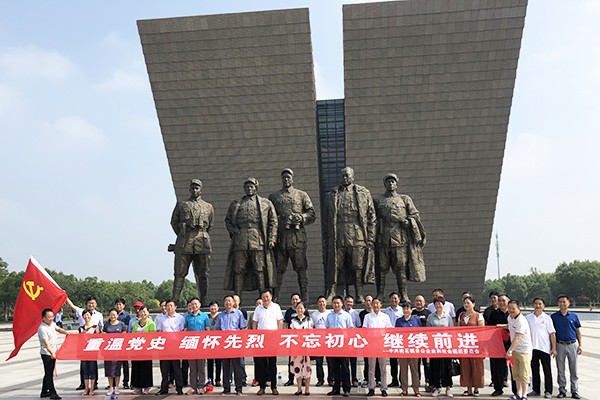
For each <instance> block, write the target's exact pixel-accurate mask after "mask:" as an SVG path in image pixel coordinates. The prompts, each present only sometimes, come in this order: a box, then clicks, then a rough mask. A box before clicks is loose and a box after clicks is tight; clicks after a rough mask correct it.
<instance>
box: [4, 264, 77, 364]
mask: <svg viewBox="0 0 600 400" xmlns="http://www.w3.org/2000/svg"><path fill="white" fill-rule="evenodd" d="M66 300H67V294H66V293H65V291H64V290H62V289H61V288H60V286H58V284H57V283H56V282H55V281H54V279H52V277H51V276H50V275H48V273H47V272H46V270H45V269H44V268H43V267H42V266H41V265H40V264H39V263H38V262H37V261H36V260H35V258H33V257H31V258H30V259H29V263H28V264H27V269H26V270H25V275H24V276H23V283H22V284H21V289H20V290H19V296H18V297H17V302H16V303H15V313H14V321H13V337H14V342H15V349H14V350H13V351H12V352H11V353H10V355H9V356H8V358H7V360H10V359H11V358H13V357H14V356H16V355H17V353H18V352H19V350H20V349H21V346H23V343H25V342H26V341H28V340H29V338H30V337H32V336H33V335H34V334H35V333H36V332H37V330H38V327H39V326H40V324H41V323H42V311H43V310H44V309H45V308H51V309H52V312H57V311H58V309H59V308H60V307H62V306H63V304H65V301H66Z"/></svg>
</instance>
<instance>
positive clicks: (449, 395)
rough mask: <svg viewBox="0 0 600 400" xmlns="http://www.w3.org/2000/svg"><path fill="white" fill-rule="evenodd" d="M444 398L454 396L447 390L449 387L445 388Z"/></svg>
mask: <svg viewBox="0 0 600 400" xmlns="http://www.w3.org/2000/svg"><path fill="white" fill-rule="evenodd" d="M446 396H448V397H454V395H453V394H452V392H451V391H450V388H449V387H447V388H446Z"/></svg>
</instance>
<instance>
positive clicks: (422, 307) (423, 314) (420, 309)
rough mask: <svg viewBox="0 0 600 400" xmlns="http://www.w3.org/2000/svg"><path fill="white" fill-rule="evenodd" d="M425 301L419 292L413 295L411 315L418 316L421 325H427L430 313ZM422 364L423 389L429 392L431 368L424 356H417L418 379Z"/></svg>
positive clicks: (430, 389)
mask: <svg viewBox="0 0 600 400" xmlns="http://www.w3.org/2000/svg"><path fill="white" fill-rule="evenodd" d="M426 305H427V303H426V302H425V297H424V296H423V295H421V294H418V295H416V296H415V308H413V310H412V315H416V316H417V317H419V321H421V326H427V317H428V316H429V314H431V311H429V310H428V309H427V308H426ZM420 364H423V371H424V374H425V391H426V392H428V393H429V392H431V391H432V388H431V385H430V384H429V382H430V378H431V370H430V369H429V362H427V359H426V358H419V379H421V365H420Z"/></svg>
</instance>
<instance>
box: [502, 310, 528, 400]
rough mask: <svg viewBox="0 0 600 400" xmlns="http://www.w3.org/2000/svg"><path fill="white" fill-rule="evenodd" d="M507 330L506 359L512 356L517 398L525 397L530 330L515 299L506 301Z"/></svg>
mask: <svg viewBox="0 0 600 400" xmlns="http://www.w3.org/2000/svg"><path fill="white" fill-rule="evenodd" d="M508 314H509V315H508V332H509V333H510V340H511V342H512V343H511V344H510V347H509V348H508V351H507V352H506V359H510V358H511V357H512V358H513V362H514V364H513V367H512V372H511V374H512V377H513V379H514V380H515V382H516V384H517V393H515V395H516V396H517V398H519V399H522V398H526V397H527V386H528V385H529V377H530V376H531V353H532V352H533V345H532V344H531V332H530V330H529V324H528V323H527V320H526V319H525V317H524V316H523V314H521V304H520V303H519V302H518V301H517V300H511V301H509V302H508Z"/></svg>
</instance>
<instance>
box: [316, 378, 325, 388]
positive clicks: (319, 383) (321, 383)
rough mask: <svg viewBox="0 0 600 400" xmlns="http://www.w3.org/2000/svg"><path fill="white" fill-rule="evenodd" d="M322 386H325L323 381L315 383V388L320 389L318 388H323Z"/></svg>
mask: <svg viewBox="0 0 600 400" xmlns="http://www.w3.org/2000/svg"><path fill="white" fill-rule="evenodd" d="M324 384H325V382H324V381H323V380H320V381H318V382H317V384H316V386H317V387H320V386H323V385H324Z"/></svg>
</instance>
